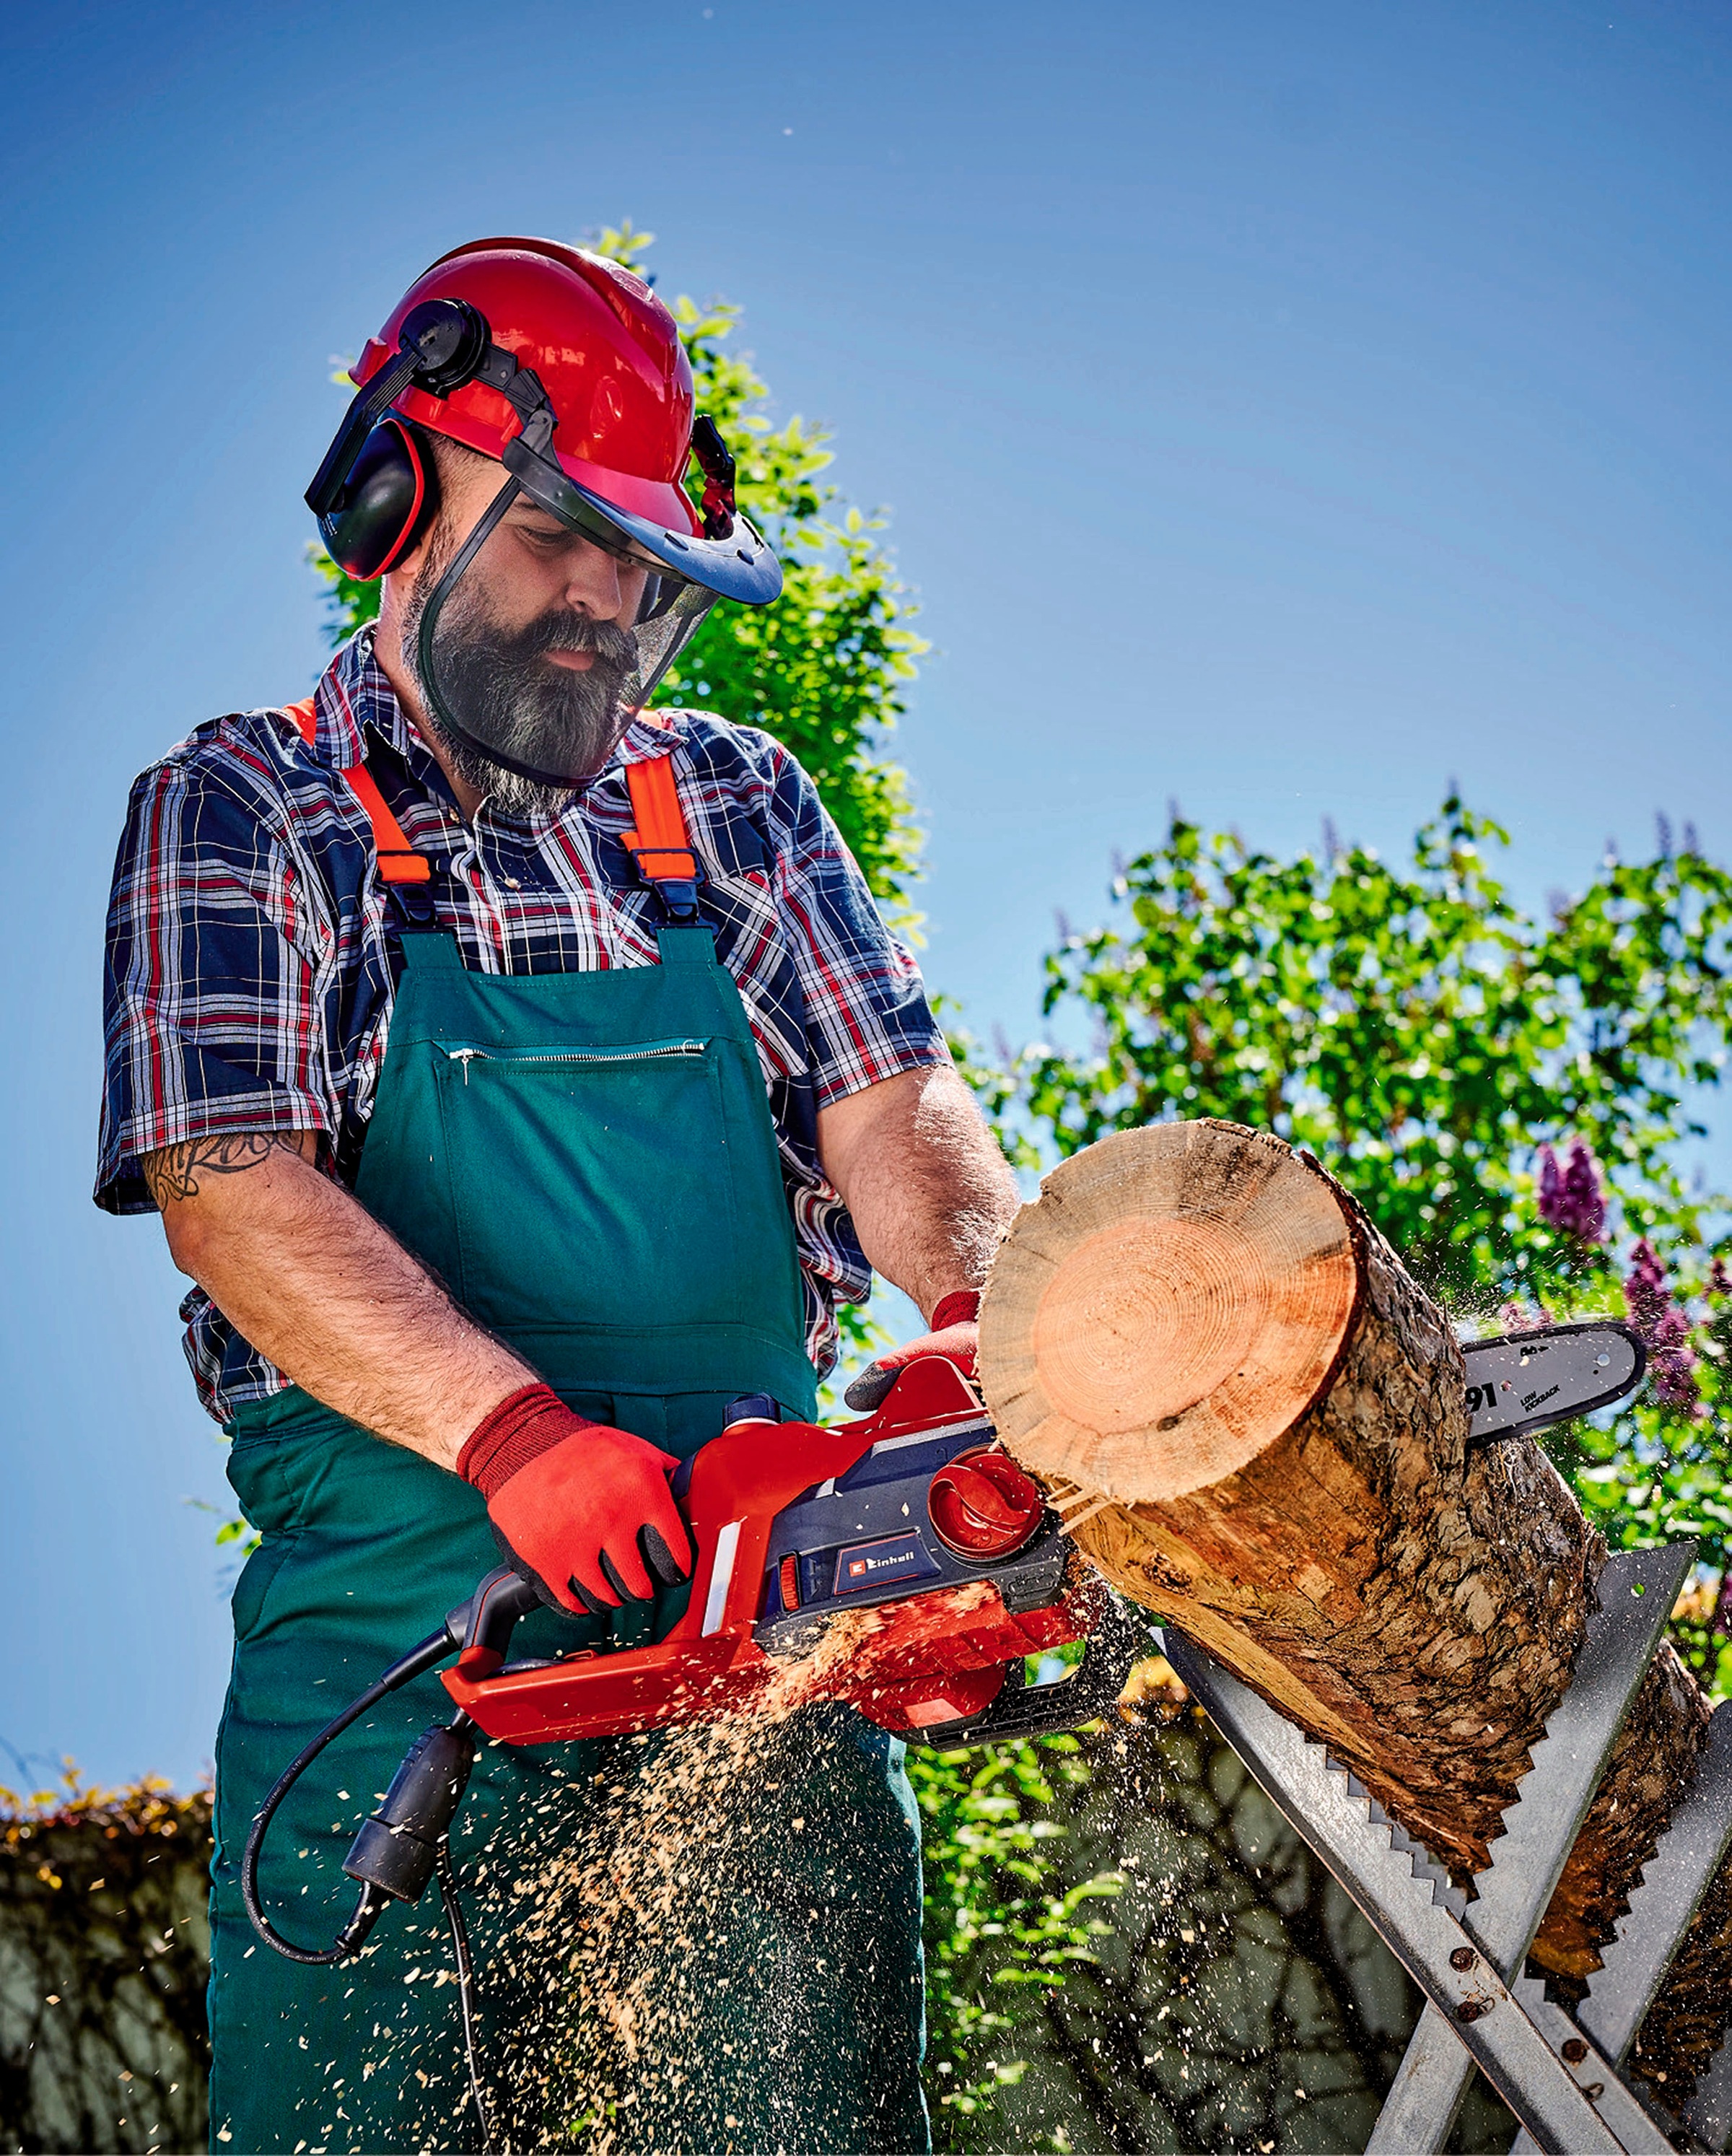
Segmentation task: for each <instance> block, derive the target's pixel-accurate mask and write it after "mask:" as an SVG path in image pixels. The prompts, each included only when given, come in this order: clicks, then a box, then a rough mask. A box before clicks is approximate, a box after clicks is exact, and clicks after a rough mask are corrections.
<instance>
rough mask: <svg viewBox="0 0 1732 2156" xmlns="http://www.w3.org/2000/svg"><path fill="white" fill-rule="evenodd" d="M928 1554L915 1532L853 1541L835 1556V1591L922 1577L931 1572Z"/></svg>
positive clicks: (934, 1568)
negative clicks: (864, 1540)
mask: <svg viewBox="0 0 1732 2156" xmlns="http://www.w3.org/2000/svg"><path fill="white" fill-rule="evenodd" d="M937 1570H938V1567H937V1566H936V1565H935V1563H933V1562H932V1557H931V1553H930V1551H929V1550H928V1549H927V1548H926V1545H925V1543H923V1542H922V1541H921V1540H920V1537H919V1535H917V1534H902V1535H891V1536H889V1537H886V1538H885V1539H884V1541H882V1542H875V1543H855V1544H854V1546H853V1548H852V1549H845V1550H839V1551H838V1553H837V1557H836V1589H835V1591H836V1593H837V1594H858V1593H859V1592H860V1590H861V1589H862V1588H863V1587H878V1586H881V1585H882V1584H884V1582H885V1581H886V1580H892V1579H924V1578H927V1577H928V1576H929V1575H930V1574H931V1573H935V1572H936V1571H937Z"/></svg>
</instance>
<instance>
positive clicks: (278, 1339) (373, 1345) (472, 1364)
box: [144, 1131, 535, 1467]
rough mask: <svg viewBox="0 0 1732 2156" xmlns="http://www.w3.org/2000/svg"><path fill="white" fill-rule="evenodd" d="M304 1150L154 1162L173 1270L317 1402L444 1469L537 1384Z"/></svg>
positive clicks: (309, 1148)
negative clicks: (501, 1409) (489, 1419)
mask: <svg viewBox="0 0 1732 2156" xmlns="http://www.w3.org/2000/svg"><path fill="white" fill-rule="evenodd" d="M314 1143H315V1141H314V1137H313V1134H312V1133H311V1132H259V1131H248V1132H229V1133H226V1134H225V1135H224V1136H223V1137H213V1138H202V1139H197V1140H195V1141H193V1142H191V1143H189V1144H187V1145H180V1146H171V1147H167V1149H166V1150H164V1151H163V1152H156V1153H151V1154H150V1155H149V1156H148V1157H147V1158H146V1161H145V1163H144V1168H145V1175H146V1181H147V1183H149V1186H150V1189H151V1195H152V1197H154V1198H155V1199H156V1204H157V1206H158V1208H159V1209H160V1210H161V1214H162V1219H163V1225H164V1227H165V1229H167V1235H168V1243H169V1248H170V1250H172V1252H173V1255H174V1260H175V1262H176V1264H177V1265H179V1266H180V1268H181V1270H182V1272H186V1273H190V1274H191V1275H192V1277H193V1279H194V1280H196V1281H197V1282H198V1284H199V1286H201V1287H202V1289H203V1290H204V1291H205V1293H206V1294H207V1295H208V1296H210V1298H211V1300H212V1301H213V1302H214V1303H215V1304H216V1306H217V1307H218V1309H219V1310H220V1311H221V1312H222V1313H223V1316H224V1317H226V1318H227V1319H228V1322H230V1324H232V1325H233V1326H234V1327H236V1329H237V1330H238V1332H241V1333H242V1334H243V1336H244V1337H246V1338H247V1339H248V1340H249V1341H250V1342H252V1344H253V1346H254V1347H256V1348H258V1349H259V1352H260V1353H262V1354H264V1355H268V1356H269V1358H270V1359H271V1361H272V1362H273V1363H275V1364H276V1366H277V1368H279V1370H281V1371H282V1372H283V1373H284V1375H285V1376H287V1377H288V1378H291V1379H292V1380H293V1381H294V1383H296V1384H297V1385H300V1386H302V1387H303V1388H304V1389H305V1390H306V1391H307V1392H309V1393H310V1394H312V1395H313V1397H314V1398H315V1399H318V1400H322V1401H323V1402H324V1403H325V1405H326V1406H327V1407H331V1408H335V1409H336V1411H337V1412H338V1414H345V1415H347V1416H348V1417H350V1419H351V1420H352V1421H355V1422H358V1423H360V1424H362V1425H363V1426H364V1427H365V1428H366V1429H368V1430H374V1431H376V1432H377V1434H378V1435H380V1436H381V1437H384V1438H389V1439H390V1440H392V1443H393V1444H397V1445H407V1447H408V1448H409V1449H410V1450H412V1451H415V1452H418V1453H421V1454H423V1455H424V1456H425V1457H426V1458H427V1459H428V1460H433V1461H435V1462H436V1463H437V1464H438V1466H441V1467H450V1466H453V1465H454V1464H455V1461H456V1459H457V1455H458V1454H459V1451H460V1450H462V1447H463V1445H464V1440H465V1439H466V1438H467V1437H468V1436H469V1433H470V1432H471V1431H472V1430H474V1428H475V1426H476V1425H477V1424H478V1423H479V1422H480V1420H481V1419H482V1418H483V1417H484V1415H485V1414H487V1413H488V1411H489V1409H491V1408H493V1407H494V1406H496V1405H497V1404H498V1403H499V1402H500V1400H502V1399H505V1397H506V1395H507V1394H510V1393H513V1392H515V1391H516V1390H517V1389H519V1388H520V1387H521V1386H524V1385H528V1384H533V1383H535V1372H534V1371H533V1370H531V1369H530V1368H528V1367H527V1365H526V1364H525V1363H521V1362H520V1361H519V1359H518V1358H517V1357H516V1356H515V1355H514V1354H513V1353H511V1351H510V1348H509V1347H505V1346H504V1345H503V1344H502V1343H501V1342H499V1341H497V1340H495V1339H494V1337H492V1335H491V1334H489V1333H487V1332H483V1331H482V1329H481V1328H480V1327H479V1326H477V1325H475V1324H474V1322H472V1321H471V1320H470V1319H469V1318H468V1317H465V1316H464V1313H463V1312H462V1311H460V1310H459V1308H458V1307H457V1306H456V1305H455V1304H454V1303H453V1301H452V1300H451V1298H450V1296H448V1295H447V1294H446V1292H445V1291H444V1290H443V1288H442V1287H441V1286H439V1284H438V1281H436V1280H434V1279H433V1276H432V1275H431V1274H429V1273H428V1271H427V1270H426V1269H425V1268H424V1267H423V1265H419V1264H418V1262H417V1261H416V1260H415V1259H414V1258H413V1257H412V1256H411V1255H409V1253H408V1252H407V1250H404V1248H403V1247H402V1244H400V1243H399V1242H397V1240H396V1238H395V1237H394V1236H392V1235H391V1234H390V1233H389V1232H388V1231H387V1229H384V1228H382V1227H381V1226H380V1224H379V1223H378V1222H377V1220H375V1219H373V1217H372V1214H370V1213H368V1212H367V1211H366V1209H365V1208H364V1207H362V1206H361V1204H359V1203H358V1202H357V1201H356V1199H354V1198H353V1197H351V1195H350V1193H348V1192H347V1191H346V1190H345V1189H343V1188H342V1187H341V1185H340V1184H338V1183H333V1182H332V1181H331V1178H329V1177H328V1176H325V1175H322V1174H320V1173H319V1171H318V1170H317V1169H316V1168H315V1167H314V1166H313V1165H312V1164H311V1155H312V1152H313V1147H314Z"/></svg>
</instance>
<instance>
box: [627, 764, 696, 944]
mask: <svg viewBox="0 0 1732 2156" xmlns="http://www.w3.org/2000/svg"><path fill="white" fill-rule="evenodd" d="M625 776H626V790H627V791H628V793H630V795H631V797H632V814H633V816H635V817H636V818H637V819H638V828H637V829H636V830H634V831H628V832H627V833H626V834H625V842H626V845H627V847H628V849H629V850H630V853H631V855H632V858H633V860H634V861H635V862H636V863H637V864H638V875H640V876H642V877H643V880H644V882H645V883H647V884H651V885H653V886H654V887H655V890H656V892H657V894H658V896H659V897H660V899H661V901H662V903H663V905H664V906H666V907H667V909H668V911H669V915H670V916H671V917H672V918H673V919H674V920H675V921H695V920H696V919H697V917H698V860H697V856H696V855H695V854H694V853H693V851H692V849H691V840H690V839H689V837H688V835H687V833H686V828H685V811H684V809H683V808H681V807H680V805H679V788H678V787H677V786H676V785H675V784H674V759H673V757H670V756H653V757H648V758H646V759H645V761H644V762H642V763H628V765H627V766H626V774H625Z"/></svg>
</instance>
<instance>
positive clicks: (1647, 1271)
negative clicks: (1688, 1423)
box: [1624, 1235, 1702, 1415]
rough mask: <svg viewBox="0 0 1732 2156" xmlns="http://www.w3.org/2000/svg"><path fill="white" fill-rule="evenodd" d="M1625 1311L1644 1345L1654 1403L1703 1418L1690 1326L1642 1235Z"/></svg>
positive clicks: (1656, 1254) (1656, 1256)
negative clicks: (1679, 1409)
mask: <svg viewBox="0 0 1732 2156" xmlns="http://www.w3.org/2000/svg"><path fill="white" fill-rule="evenodd" d="M1624 1306H1625V1307H1626V1309H1627V1310H1628V1312H1629V1313H1630V1322H1631V1324H1632V1325H1633V1326H1634V1327H1635V1328H1636V1330H1637V1332H1639V1333H1640V1334H1641V1335H1642V1339H1643V1340H1644V1341H1645V1342H1647V1351H1648V1356H1647V1367H1648V1373H1649V1375H1650V1376H1651V1377H1652V1378H1653V1381H1654V1397H1655V1399H1658V1400H1663V1401H1664V1403H1665V1404H1666V1405H1667V1406H1668V1407H1669V1408H1681V1409H1683V1411H1684V1412H1685V1413H1686V1414H1690V1415H1698V1414H1700V1413H1701V1412H1702V1409H1701V1406H1700V1404H1699V1401H1698V1399H1697V1397H1696V1363H1697V1356H1696V1351H1695V1350H1694V1348H1693V1347H1691V1346H1690V1321H1689V1318H1688V1317H1687V1316H1686V1314H1685V1313H1684V1312H1683V1311H1682V1310H1680V1309H1679V1307H1678V1305H1677V1304H1676V1303H1675V1302H1674V1301H1673V1299H1672V1294H1671V1291H1670V1290H1669V1289H1668V1286H1667V1285H1666V1268H1665V1265H1663V1262H1662V1261H1661V1258H1660V1254H1659V1252H1658V1250H1656V1249H1655V1248H1654V1246H1653V1244H1652V1243H1651V1242H1649V1240H1647V1236H1646V1235H1644V1236H1643V1237H1642V1240H1641V1241H1640V1242H1639V1243H1638V1244H1637V1245H1636V1249H1635V1252H1634V1254H1633V1257H1632V1263H1631V1266H1630V1273H1629V1277H1628V1278H1627V1280H1626V1281H1625V1282H1624Z"/></svg>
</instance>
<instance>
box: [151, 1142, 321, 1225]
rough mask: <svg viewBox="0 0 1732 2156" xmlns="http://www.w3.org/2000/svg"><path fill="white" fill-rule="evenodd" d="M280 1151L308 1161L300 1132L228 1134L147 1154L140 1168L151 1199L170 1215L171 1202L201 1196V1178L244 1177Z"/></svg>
mask: <svg viewBox="0 0 1732 2156" xmlns="http://www.w3.org/2000/svg"><path fill="white" fill-rule="evenodd" d="M279 1148H280V1149H281V1150H282V1151H283V1152H292V1153H294V1154H295V1157H296V1158H304V1156H303V1155H302V1153H301V1150H300V1132H299V1131H225V1132H222V1133H221V1134H220V1135H218V1137H208V1138H191V1139H189V1140H188V1141H187V1143H186V1144H184V1145H174V1146H164V1147H162V1148H161V1151H160V1152H149V1153H146V1155H145V1156H144V1158H143V1160H142V1161H141V1163H140V1166H141V1168H142V1169H143V1170H144V1178H145V1181H146V1183H147V1184H148V1185H149V1187H150V1193H151V1197H152V1198H153V1199H155V1200H156V1210H157V1211H158V1212H159V1213H166V1212H167V1210H168V1208H169V1204H170V1202H171V1200H172V1199H180V1198H196V1197H197V1195H198V1188H199V1181H198V1179H199V1177H200V1176H201V1175H207V1176H210V1175H243V1174H244V1173H246V1171H247V1170H248V1169H249V1168H257V1167H258V1166H259V1163H260V1162H261V1161H264V1160H267V1159H268V1158H269V1157H270V1155H271V1153H272V1152H275V1151H276V1150H278V1149H279Z"/></svg>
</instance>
